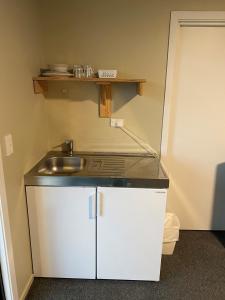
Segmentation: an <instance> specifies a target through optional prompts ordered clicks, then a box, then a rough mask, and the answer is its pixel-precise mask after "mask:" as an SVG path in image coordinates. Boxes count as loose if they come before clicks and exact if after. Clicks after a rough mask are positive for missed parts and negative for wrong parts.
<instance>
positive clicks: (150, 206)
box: [97, 188, 166, 281]
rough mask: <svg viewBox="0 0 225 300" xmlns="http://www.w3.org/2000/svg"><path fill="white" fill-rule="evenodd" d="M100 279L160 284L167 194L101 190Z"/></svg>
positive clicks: (142, 190) (98, 241)
mask: <svg viewBox="0 0 225 300" xmlns="http://www.w3.org/2000/svg"><path fill="white" fill-rule="evenodd" d="M97 195H98V196H97V209H98V214H97V278H101V279H127V280H153V281H158V280H159V275H160V264H161V254H162V240H163V226H164V217H165V208H166V190H163V189H160V190H157V189H136V188H98V193H97Z"/></svg>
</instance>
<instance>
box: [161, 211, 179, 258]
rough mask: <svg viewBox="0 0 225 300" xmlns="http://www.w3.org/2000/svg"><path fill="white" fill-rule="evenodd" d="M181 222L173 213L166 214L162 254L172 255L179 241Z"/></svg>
mask: <svg viewBox="0 0 225 300" xmlns="http://www.w3.org/2000/svg"><path fill="white" fill-rule="evenodd" d="M179 229H180V221H179V219H178V217H177V216H176V215H175V214H173V213H166V217H165V222H164V236H163V250H162V254H165V255H172V254H173V251H174V248H175V246H176V242H177V241H178V240H179Z"/></svg>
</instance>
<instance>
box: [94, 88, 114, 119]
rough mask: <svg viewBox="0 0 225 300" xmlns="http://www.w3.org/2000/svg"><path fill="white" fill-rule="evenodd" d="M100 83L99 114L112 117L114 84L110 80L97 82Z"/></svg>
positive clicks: (102, 116)
mask: <svg viewBox="0 0 225 300" xmlns="http://www.w3.org/2000/svg"><path fill="white" fill-rule="evenodd" d="M96 84H99V85H100V100H99V116H100V117H101V118H110V117H111V115H112V85H111V83H110V82H96Z"/></svg>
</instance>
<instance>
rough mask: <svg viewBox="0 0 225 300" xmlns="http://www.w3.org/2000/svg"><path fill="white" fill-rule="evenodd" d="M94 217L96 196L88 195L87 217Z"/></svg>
mask: <svg viewBox="0 0 225 300" xmlns="http://www.w3.org/2000/svg"><path fill="white" fill-rule="evenodd" d="M95 218H96V198H95V195H90V196H89V219H95Z"/></svg>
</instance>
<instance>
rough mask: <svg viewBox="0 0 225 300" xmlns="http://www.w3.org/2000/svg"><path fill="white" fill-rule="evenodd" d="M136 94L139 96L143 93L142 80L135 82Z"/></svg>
mask: <svg viewBox="0 0 225 300" xmlns="http://www.w3.org/2000/svg"><path fill="white" fill-rule="evenodd" d="M137 94H138V95H139V96H143V94H144V85H143V82H138V83H137Z"/></svg>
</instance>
